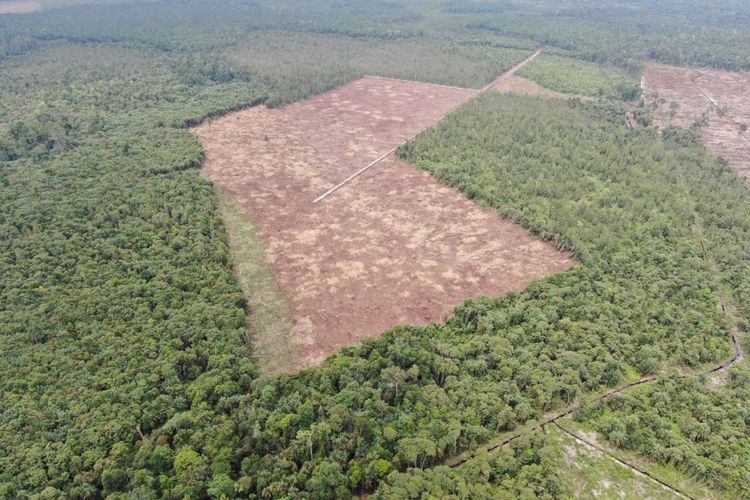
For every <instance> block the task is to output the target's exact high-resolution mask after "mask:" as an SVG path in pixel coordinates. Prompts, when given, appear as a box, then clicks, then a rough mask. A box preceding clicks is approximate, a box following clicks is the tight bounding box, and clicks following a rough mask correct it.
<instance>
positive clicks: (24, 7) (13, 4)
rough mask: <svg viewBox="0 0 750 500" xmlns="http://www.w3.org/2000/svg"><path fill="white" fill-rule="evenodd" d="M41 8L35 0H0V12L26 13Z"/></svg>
mask: <svg viewBox="0 0 750 500" xmlns="http://www.w3.org/2000/svg"><path fill="white" fill-rule="evenodd" d="M39 10H42V6H41V5H40V4H39V2H37V1H35V0H0V14H28V13H29V12H36V11H39Z"/></svg>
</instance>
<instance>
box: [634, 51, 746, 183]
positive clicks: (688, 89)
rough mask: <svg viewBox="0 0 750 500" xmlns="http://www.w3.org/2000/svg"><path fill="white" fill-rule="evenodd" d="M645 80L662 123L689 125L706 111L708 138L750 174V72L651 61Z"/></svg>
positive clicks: (708, 142) (656, 117)
mask: <svg viewBox="0 0 750 500" xmlns="http://www.w3.org/2000/svg"><path fill="white" fill-rule="evenodd" d="M642 86H643V89H644V94H645V96H646V98H647V99H648V100H649V103H650V106H655V108H654V109H655V111H654V120H655V121H656V124H657V125H658V126H659V127H666V126H669V125H677V126H680V127H690V126H691V125H692V124H693V123H695V122H696V121H698V120H700V119H701V118H702V117H703V116H705V117H706V119H707V124H706V125H705V126H704V127H703V128H702V135H703V142H704V144H705V145H706V147H707V148H708V149H709V150H711V151H712V152H713V153H715V154H717V155H719V156H722V157H724V158H725V159H726V160H727V161H728V162H729V163H730V165H732V166H733V167H734V168H736V169H737V170H738V171H739V172H740V173H741V174H742V175H743V176H745V177H746V178H750V132H748V131H743V130H742V129H743V128H744V127H743V125H745V126H747V127H750V92H749V90H750V73H738V72H729V71H721V70H709V69H703V68H678V67H673V66H665V65H661V64H649V65H648V66H647V67H646V71H645V72H644V74H643V78H642Z"/></svg>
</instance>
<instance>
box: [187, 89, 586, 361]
mask: <svg viewBox="0 0 750 500" xmlns="http://www.w3.org/2000/svg"><path fill="white" fill-rule="evenodd" d="M474 94H475V92H474V91H469V90H463V89H455V88H449V87H440V86H435V85H428V84H423V83H416V82H404V81H396V80H388V79H381V78H363V79H361V80H358V81H356V82H353V83H351V84H348V85H345V86H343V87H340V88H338V89H335V90H333V91H331V92H327V93H325V94H322V95H320V96H317V97H315V98H313V99H309V100H307V101H304V102H300V103H296V104H292V105H290V106H287V107H284V108H281V109H267V108H263V107H256V108H251V109H247V110H244V111H240V112H237V113H234V114H231V115H228V116H225V117H222V118H218V119H216V120H214V121H212V122H210V123H207V124H203V125H200V126H198V127H196V128H195V129H193V132H194V133H195V135H196V136H197V137H198V138H199V139H200V141H201V142H202V144H203V147H204V149H205V151H206V161H205V163H204V169H205V173H206V174H207V175H208V177H209V178H210V179H212V180H213V182H214V183H215V184H216V185H217V186H218V187H220V188H221V189H223V190H225V191H226V192H228V193H229V194H231V195H232V196H233V197H234V198H235V199H236V200H237V201H238V202H239V203H240V204H241V206H242V207H243V208H244V210H245V211H246V212H247V214H248V215H249V216H250V217H251V218H252V219H253V221H254V222H255V224H256V225H257V227H258V230H259V232H260V234H261V237H262V239H263V242H264V246H265V249H266V258H267V260H268V262H269V264H270V266H271V268H272V270H273V273H274V275H275V277H276V279H277V281H278V283H279V286H280V288H281V290H282V291H283V292H284V294H285V295H286V297H287V300H288V302H289V306H290V309H291V312H292V319H293V323H294V326H293V335H292V338H293V339H294V341H295V342H296V343H297V344H298V345H297V349H296V351H297V353H298V354H297V356H298V359H296V360H290V363H289V364H290V365H294V367H304V366H309V365H311V364H314V363H317V362H319V361H320V360H322V359H323V358H325V357H326V356H327V355H329V354H331V353H333V352H335V351H336V350H337V349H339V348H340V347H342V346H346V345H352V344H356V343H358V342H359V341H360V340H361V339H362V338H364V337H367V336H375V335H378V334H380V333H381V332H382V331H384V330H386V329H388V328H390V327H392V326H394V325H396V324H400V323H422V324H423V323H428V322H431V321H437V320H440V319H442V317H443V315H444V314H445V313H448V312H450V311H451V309H452V308H453V307H455V306H456V305H458V304H460V303H461V301H463V300H464V299H466V298H469V297H473V296H477V295H501V294H504V293H506V292H507V291H509V290H518V289H522V288H524V287H525V286H526V285H527V284H528V283H529V282H530V281H532V280H534V279H537V278H540V277H543V276H546V275H549V274H551V273H555V272H559V271H562V270H564V269H566V268H568V267H569V266H570V265H571V264H572V260H571V258H570V256H568V255H566V254H564V253H561V252H558V251H556V250H554V249H553V248H551V247H550V246H548V245H547V244H545V243H543V242H541V241H538V240H536V239H534V238H533V237H531V236H530V235H529V234H528V233H527V232H525V231H524V230H522V229H521V228H519V227H517V226H515V225H514V224H512V223H511V222H509V221H507V220H504V219H503V218H501V217H500V216H499V215H498V214H497V213H495V212H493V211H490V210H486V209H484V208H481V207H479V206H477V205H476V204H474V203H472V202H471V201H469V200H468V199H467V198H466V197H465V196H463V195H462V194H461V193H459V192H458V191H456V190H454V189H452V188H449V187H446V186H444V185H443V184H441V183H439V182H438V181H436V180H435V179H434V178H432V177H431V176H430V175H429V174H428V173H426V172H423V171H420V170H417V169H415V168H414V167H412V166H411V165H409V164H408V163H406V162H404V161H402V160H399V159H397V158H395V157H394V156H389V157H388V158H386V159H385V160H384V161H382V162H381V163H379V164H378V165H376V166H375V167H373V168H371V169H370V170H367V171H366V172H364V173H363V174H362V175H361V176H359V177H357V178H356V179H354V180H353V181H352V182H350V183H349V184H347V185H345V186H344V187H342V188H341V189H340V190H339V191H336V192H335V193H334V194H332V195H331V196H329V197H327V198H326V199H325V200H323V201H322V202H320V203H316V204H313V203H312V200H314V199H315V198H316V197H318V196H319V195H320V194H322V193H324V192H325V191H327V190H328V189H330V188H331V187H332V186H334V185H336V184H338V183H339V182H340V181H342V180H343V179H345V178H346V177H348V176H349V175H350V174H351V173H353V172H355V171H357V170H359V169H360V168H362V167H363V166H364V165H367V164H368V163H369V162H370V161H372V160H374V159H376V158H377V157H379V156H380V155H382V154H383V153H384V152H386V151H388V150H389V149H391V148H392V147H394V146H395V145H397V144H399V143H400V142H402V141H404V140H405V139H407V138H409V137H411V136H412V135H413V134H415V133H417V132H418V131H419V130H421V129H422V128H424V127H425V126H427V125H429V124H430V123H433V122H434V121H435V120H437V119H438V118H440V117H441V116H443V115H444V114H446V113H447V112H449V111H450V110H451V109H453V108H454V107H456V106H457V105H459V104H461V103H462V102H465V101H466V100H468V99H469V98H470V97H471V96H472V95H474Z"/></svg>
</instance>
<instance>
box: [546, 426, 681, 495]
mask: <svg viewBox="0 0 750 500" xmlns="http://www.w3.org/2000/svg"><path fill="white" fill-rule="evenodd" d="M552 425H554V426H555V427H557V428H558V429H560V430H561V431H562V432H564V433H566V434H567V435H569V436H570V437H572V438H573V439H575V440H576V441H578V442H579V443H583V444H584V445H585V446H588V447H589V448H593V449H594V450H597V451H599V452H600V453H604V454H605V455H607V456H608V457H610V458H611V459H613V460H614V461H616V462H617V463H619V464H620V465H622V466H623V467H625V468H626V469H630V470H632V471H633V472H634V473H635V474H636V475H640V476H643V477H647V478H649V479H651V480H652V481H654V482H656V483H658V484H659V485H661V487H662V488H665V489H666V490H668V491H670V492H672V493H674V494H675V495H677V496H678V497H680V498H687V499H689V500H696V499H695V497H692V496H690V495H688V494H687V493H685V492H683V491H680V490H678V489H677V488H675V487H674V486H672V485H670V484H668V483H665V482H664V481H662V480H661V479H659V478H658V477H656V476H654V475H653V474H651V473H650V472H648V471H647V470H645V469H642V468H640V467H638V466H636V465H633V464H631V463H630V462H627V461H626V460H623V459H622V458H620V457H618V456H617V455H615V454H613V453H610V451H609V450H607V448H605V447H604V446H602V445H600V444H598V443H596V442H595V441H592V440H589V439H586V438H585V437H583V436H579V435H578V434H577V433H575V432H573V431H572V430H570V429H568V428H567V427H563V426H562V425H560V423H559V422H558V421H556V420H555V421H553V422H552Z"/></svg>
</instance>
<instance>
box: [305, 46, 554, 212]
mask: <svg viewBox="0 0 750 500" xmlns="http://www.w3.org/2000/svg"><path fill="white" fill-rule="evenodd" d="M542 50H543V48H540V49H537V51H536V52H534V53H533V54H531V55H530V56H529V57H527V58H526V59H524V60H523V61H521V62H520V63H518V64H516V65H515V66H513V67H512V68H510V69H509V70H508V71H506V72H504V73H503V74H501V75H500V76H498V77H497V78H495V79H494V80H493V81H491V82H490V83H488V84H487V85H485V86H484V87H482V88H481V89H480V90H479V91H475V95H474V96H473V97H472V99H473V98H474V97H476V96H478V95H481V94H483V93H485V92H487V91H488V90H489V89H491V88H494V87H497V86H498V85H500V83H502V82H503V80H505V79H507V78H509V77H511V76H513V75H514V74H515V73H516V72H517V71H519V70H520V69H521V68H523V67H524V66H526V65H527V64H529V63H530V62H531V61H533V60H534V59H535V58H536V57H537V56H538V55H539V54H541V53H542ZM369 78H380V79H383V80H391V81H395V82H407V80H399V79H395V78H384V77H369ZM427 85H433V84H427ZM436 86H438V87H443V88H448V89H454V90H464V91H465V90H467V89H460V88H459V87H450V86H446V85H436ZM446 116H448V113H446V114H444V115H443V116H441V117H439V118H438V119H436V120H435V121H433V122H432V123H430V124H429V125H427V126H425V127H423V128H421V129H420V130H419V131H418V132H416V133H415V134H414V135H412V136H410V137H408V138H407V139H405V140H404V141H403V142H401V143H400V144H398V145H396V146H394V147H393V148H391V149H389V150H388V151H386V152H385V153H383V154H382V155H380V156H379V157H378V158H376V159H375V160H373V161H371V162H370V163H368V164H367V165H365V166H364V167H362V168H361V169H359V170H357V171H356V172H354V173H353V174H351V175H350V176H349V177H347V178H346V179H344V180H343V181H341V182H339V183H338V184H336V185H335V186H333V187H332V188H331V189H329V190H328V191H326V192H325V193H323V194H321V195H320V196H318V197H317V198H315V199H314V200H313V203H320V202H321V201H323V200H324V199H326V198H328V197H329V196H330V195H332V194H333V193H335V192H336V191H338V190H339V189H341V188H342V187H344V186H346V185H347V184H349V183H350V182H351V181H353V180H354V179H356V178H357V177H359V176H360V175H362V174H363V173H365V172H366V171H367V170H369V169H371V168H372V167H374V166H376V165H378V164H380V163H381V162H382V161H383V160H385V159H386V158H388V157H389V156H390V155H392V154H393V153H395V152H396V150H397V149H398V148H400V147H401V146H403V145H404V144H406V143H407V142H409V141H411V140H413V139H414V138H415V137H417V136H418V135H419V134H421V133H422V132H424V131H426V130H428V129H431V128H432V127H434V126H435V125H437V124H438V123H440V122H441V121H442V120H443V119H444V118H445V117H446Z"/></svg>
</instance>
